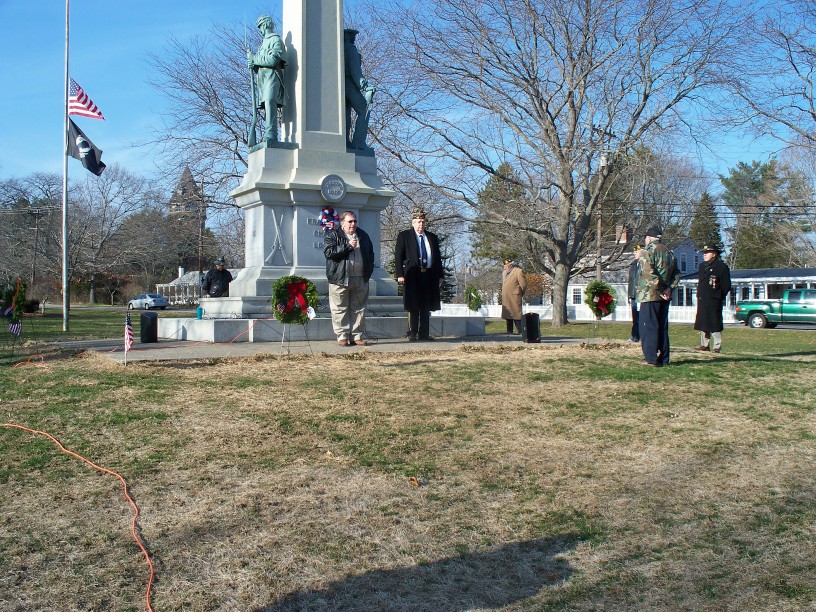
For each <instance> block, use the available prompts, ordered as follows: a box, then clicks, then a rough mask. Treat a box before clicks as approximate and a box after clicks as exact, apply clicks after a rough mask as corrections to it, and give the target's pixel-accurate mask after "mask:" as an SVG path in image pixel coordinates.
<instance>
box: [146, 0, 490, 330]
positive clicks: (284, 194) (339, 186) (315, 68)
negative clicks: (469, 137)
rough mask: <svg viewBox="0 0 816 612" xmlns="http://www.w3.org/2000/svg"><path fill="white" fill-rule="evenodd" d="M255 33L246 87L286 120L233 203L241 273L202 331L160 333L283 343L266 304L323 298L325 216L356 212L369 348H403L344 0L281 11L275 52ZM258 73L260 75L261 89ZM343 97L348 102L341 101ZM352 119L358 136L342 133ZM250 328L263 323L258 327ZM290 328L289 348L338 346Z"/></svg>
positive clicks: (325, 324)
mask: <svg viewBox="0 0 816 612" xmlns="http://www.w3.org/2000/svg"><path fill="white" fill-rule="evenodd" d="M258 27H259V29H260V30H261V32H262V33H263V34H264V43H263V44H262V45H261V47H260V48H259V50H258V53H252V52H249V51H248V53H247V63H248V66H249V69H250V70H253V71H255V72H258V73H259V76H258V79H259V81H258V84H257V85H256V84H255V82H253V87H254V91H253V94H254V95H253V98H254V100H253V104H254V105H255V106H259V105H260V102H261V101H260V97H261V95H262V92H261V89H262V85H269V87H267V90H273V89H274V91H275V92H279V91H280V90H281V89H282V90H283V91H284V96H285V99H283V100H281V99H275V97H274V95H272V94H269V93H263V96H264V97H266V100H264V102H265V105H264V106H265V108H264V112H265V114H264V116H265V117H266V119H267V120H268V119H269V118H270V117H272V118H273V120H274V118H276V116H277V109H275V108H273V107H275V106H277V108H280V109H281V125H280V129H279V130H278V129H276V128H277V126H274V125H273V126H269V125H267V128H266V130H265V133H264V137H263V139H262V140H261V141H260V143H259V144H257V145H255V146H254V147H251V152H250V154H249V167H248V170H247V172H246V174H245V175H244V178H243V181H242V182H241V184H240V185H239V186H238V187H237V188H236V189H234V190H233V191H232V192H231V195H232V197H233V198H234V199H235V201H236V202H237V203H238V205H239V206H240V207H241V208H242V209H243V212H244V215H245V222H246V241H245V242H246V246H245V264H244V265H245V267H244V268H243V269H242V270H241V271H240V272H239V273H238V275H237V276H236V278H235V279H234V280H233V281H232V283H231V284H230V289H229V297H226V298H217V299H209V298H203V299H202V300H201V306H202V308H203V309H204V320H194V321H190V320H183V319H176V320H172V321H176V323H175V324H171V323H170V321H171V320H168V319H164V320H160V327H159V333H160V335H161V336H162V337H168V338H179V339H200V340H210V341H215V342H227V341H231V340H233V339H234V338H235V337H236V336H241V335H242V334H243V335H244V336H245V337H241V341H267V340H278V339H280V338H281V334H282V331H281V324H280V323H278V322H277V321H275V320H273V319H272V316H273V314H272V306H271V304H270V298H271V295H272V285H273V283H274V281H275V280H277V279H278V278H281V277H282V276H288V275H298V276H302V277H305V278H307V279H309V280H311V281H312V282H313V283H314V284H315V285H316V286H317V289H318V292H319V293H320V294H321V295H327V294H328V282H327V280H326V260H325V257H324V255H323V236H324V232H323V227H322V226H321V225H320V215H321V211H322V210H323V209H324V208H325V207H327V206H331V207H332V208H334V209H336V210H337V212H341V211H343V210H351V211H352V212H354V213H355V214H356V215H357V218H358V220H359V225H360V227H361V228H362V229H364V230H365V231H366V232H367V233H368V235H369V236H370V237H371V241H372V242H373V244H374V249H375V262H374V265H375V269H374V275H373V276H372V278H371V281H370V284H369V289H370V298H369V308H368V312H369V316H368V317H367V319H366V321H367V328H368V330H369V332H372V333H373V334H376V337H398V336H402V335H404V333H405V330H406V329H407V317H406V314H405V312H404V311H403V310H402V299H401V298H400V297H398V295H397V292H398V290H397V284H396V281H395V280H393V279H391V278H389V277H388V275H387V274H386V273H385V271H384V270H383V269H382V268H381V267H380V213H381V211H382V210H384V209H385V208H386V207H387V206H388V205H389V203H390V202H391V199H392V197H393V196H394V192H392V191H390V190H389V189H387V188H386V187H385V186H384V183H383V181H382V179H381V178H380V176H379V175H378V174H377V162H376V156H375V154H374V151H373V150H372V149H371V148H369V147H368V146H367V145H366V132H367V127H368V118H369V112H370V109H371V103H372V97H373V93H374V90H373V88H371V87H369V86H368V82H367V79H366V78H365V77H364V76H363V74H362V70H361V65H360V57H359V52H357V49H356V46H355V45H354V40H355V36H356V34H357V32H356V30H350V29H346V30H344V28H343V2H342V0H320V1H311V0H286V1H285V2H283V26H282V28H281V36H280V37H279V38H280V39H281V40H275V39H274V37H276V36H278V35H277V34H274V24H272V23H271V20H269V19H268V18H266V17H263V16H262V17H261V18H259V20H258ZM350 47H351V48H352V49H350ZM265 48H268V49H270V50H272V49H274V50H275V52H276V53H278V54H280V52H281V49H284V50H285V58H282V59H281V58H280V57H276V58H275V59H274V60H272V59H268V58H267V59H265V57H267V56H268V57H272V56H273V54H272V53H271V52H270V53H269V54H265V53H264V49H265ZM355 54H356V55H355ZM347 62H348V65H347ZM262 71H266V73H265V75H266V76H265V77H264V78H265V80H264V81H263V84H262V83H261V81H260V79H261V76H260V73H261V72H262ZM347 75H348V76H347ZM278 77H282V85H283V87H282V88H280V87H272V86H271V85H276V84H277V85H279V84H280V83H279V82H278V80H277V79H278ZM350 86H353V90H352V91H347V90H346V88H347V87H350ZM253 110H254V109H253ZM352 111H354V114H355V121H354V127H352V126H351V125H349V124H350V123H351V119H352ZM253 123H254V122H253ZM253 128H254V125H253ZM250 140H251V141H252V140H254V137H253V136H252V135H251V136H250ZM326 309H327V306H326ZM378 316H380V317H381V320H380V322H379V323H378V322H377V317H378ZM252 319H256V321H255V322H252ZM257 319H264V321H263V324H262V325H258V324H257V323H258V322H257ZM179 321H185V322H184V323H179ZM289 327H290V328H297V329H290V330H288V331H287V333H286V335H287V336H288V337H290V338H291V339H301V338H303V337H305V336H306V335H308V337H309V338H311V339H333V338H334V333H333V330H332V327H331V319H330V318H329V317H328V316H326V317H325V318H321V317H318V318H316V319H313V320H312V321H311V322H310V323H309V324H308V325H307V326H289ZM304 327H308V328H309V329H308V330H305V329H303V328H304ZM463 329H464V328H463ZM481 329H482V331H483V329H484V324H483V322H482V327H481ZM436 333H439V332H438V331H437V332H436ZM450 333H456V332H455V331H451V332H450ZM463 335H464V334H463Z"/></svg>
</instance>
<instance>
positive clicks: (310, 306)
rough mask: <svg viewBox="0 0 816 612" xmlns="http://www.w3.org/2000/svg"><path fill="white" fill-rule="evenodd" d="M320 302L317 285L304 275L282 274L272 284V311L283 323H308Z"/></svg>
mask: <svg viewBox="0 0 816 612" xmlns="http://www.w3.org/2000/svg"><path fill="white" fill-rule="evenodd" d="M319 302H320V296H319V295H318V294H317V287H315V286H314V283H313V282H312V281H310V280H308V279H306V278H303V277H302V276H282V277H281V278H279V279H278V280H276V281H275V282H274V284H273V285H272V300H271V303H272V312H273V313H274V314H275V318H276V319H277V320H278V321H280V322H281V323H284V324H287V323H297V324H298V325H306V323H308V322H309V319H310V318H311V317H310V316H309V314H310V312H309V311H310V310H311V314H312V315H314V309H315V308H317V305H318V303H319Z"/></svg>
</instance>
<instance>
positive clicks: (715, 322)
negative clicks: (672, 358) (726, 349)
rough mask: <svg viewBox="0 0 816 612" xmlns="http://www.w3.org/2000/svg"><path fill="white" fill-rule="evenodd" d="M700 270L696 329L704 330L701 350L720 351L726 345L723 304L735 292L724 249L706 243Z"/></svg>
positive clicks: (699, 348) (695, 320) (697, 348)
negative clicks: (732, 289) (722, 252)
mask: <svg viewBox="0 0 816 612" xmlns="http://www.w3.org/2000/svg"><path fill="white" fill-rule="evenodd" d="M701 250H702V251H703V262H702V263H701V264H700V267H699V269H698V270H697V316H696V318H695V319H694V329H696V330H697V331H699V332H700V346H698V347H696V349H695V350H698V351H708V350H710V351H711V352H712V353H719V352H720V347H721V346H722V330H723V315H722V311H723V305H724V304H725V298H726V297H727V296H728V293H729V292H730V291H731V270H729V268H728V266H727V265H726V264H725V262H724V261H723V260H722V259H720V248H719V247H718V246H717V245H716V244H706V245H704V246H703V248H702V249H701Z"/></svg>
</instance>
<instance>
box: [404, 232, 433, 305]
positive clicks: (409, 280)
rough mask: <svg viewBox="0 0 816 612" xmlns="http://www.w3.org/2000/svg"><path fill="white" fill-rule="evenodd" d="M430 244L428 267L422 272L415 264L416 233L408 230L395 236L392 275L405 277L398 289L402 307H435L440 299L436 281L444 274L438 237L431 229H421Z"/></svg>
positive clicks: (417, 254)
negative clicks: (424, 230)
mask: <svg viewBox="0 0 816 612" xmlns="http://www.w3.org/2000/svg"><path fill="white" fill-rule="evenodd" d="M425 235H426V236H427V237H428V243H429V244H430V246H431V267H430V268H429V269H428V270H427V271H425V272H422V269H421V268H420V265H419V246H418V245H417V238H416V232H415V231H414V230H413V229H408V230H405V231H403V232H400V233H399V235H397V245H396V250H395V252H394V263H395V264H396V265H395V270H396V271H395V276H396V277H397V278H399V277H400V276H402V277H403V278H405V284H404V285H403V288H402V303H403V305H404V307H405V310H417V309H419V310H439V309H440V308H442V302H441V299H440V294H439V281H440V279H442V278H443V277H444V276H445V270H444V268H443V267H442V255H441V253H440V251H439V238H437V237H436V234H434V233H432V232H428V231H426V232H425Z"/></svg>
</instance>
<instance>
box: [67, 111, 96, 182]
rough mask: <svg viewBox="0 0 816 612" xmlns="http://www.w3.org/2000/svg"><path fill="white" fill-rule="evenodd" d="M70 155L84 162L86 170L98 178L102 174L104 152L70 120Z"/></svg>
mask: <svg viewBox="0 0 816 612" xmlns="http://www.w3.org/2000/svg"><path fill="white" fill-rule="evenodd" d="M68 155H70V156H71V157H73V158H75V159H78V160H79V161H81V162H82V165H83V166H85V168H86V169H87V170H88V171H90V172H93V173H94V174H95V175H96V176H99V175H100V174H102V171H103V170H104V169H105V164H103V163H102V151H100V150H99V148H98V147H97V146H96V145H95V144H94V143H92V142H91V141H90V139H89V138H88V137H87V136H86V135H85V133H84V132H83V131H82V130H80V129H79V128H78V127H77V124H76V123H74V122H73V121H71V120H70V119H69V120H68Z"/></svg>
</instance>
